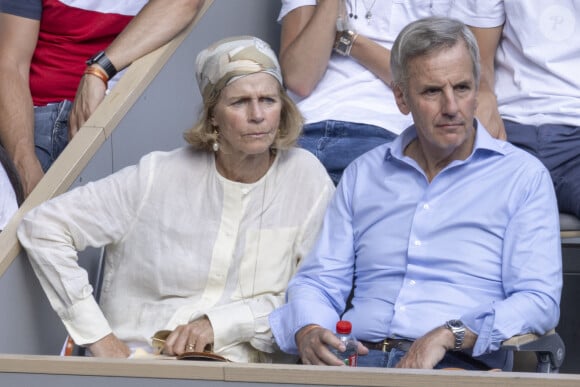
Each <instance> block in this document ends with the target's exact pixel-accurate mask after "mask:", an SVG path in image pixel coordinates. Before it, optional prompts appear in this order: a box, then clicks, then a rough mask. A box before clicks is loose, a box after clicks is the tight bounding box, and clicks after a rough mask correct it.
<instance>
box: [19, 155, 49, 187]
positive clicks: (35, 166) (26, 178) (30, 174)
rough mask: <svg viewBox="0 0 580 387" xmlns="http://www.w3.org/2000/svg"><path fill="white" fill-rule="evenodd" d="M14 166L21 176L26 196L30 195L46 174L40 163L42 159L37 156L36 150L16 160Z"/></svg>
mask: <svg viewBox="0 0 580 387" xmlns="http://www.w3.org/2000/svg"><path fill="white" fill-rule="evenodd" d="M14 166H15V167H16V170H17V171H18V175H19V177H20V182H21V184H22V190H23V191H24V197H25V198H26V197H28V195H30V193H31V192H32V190H33V189H34V187H36V185H37V184H38V182H39V181H40V179H42V177H43V176H44V171H43V170H42V166H41V165H40V161H39V160H38V158H37V157H36V154H35V153H34V150H33V151H32V152H31V154H30V155H29V156H28V157H25V159H23V160H20V159H18V160H16V161H15V162H14Z"/></svg>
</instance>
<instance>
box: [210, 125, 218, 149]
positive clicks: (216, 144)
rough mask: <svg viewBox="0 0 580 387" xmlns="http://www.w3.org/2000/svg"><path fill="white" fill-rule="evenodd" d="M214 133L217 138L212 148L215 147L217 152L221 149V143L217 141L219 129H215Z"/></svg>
mask: <svg viewBox="0 0 580 387" xmlns="http://www.w3.org/2000/svg"><path fill="white" fill-rule="evenodd" d="M213 134H215V140H214V141H213V144H211V148H212V149H213V151H214V152H217V151H218V150H220V143H219V142H218V141H217V138H218V132H217V130H214V131H213Z"/></svg>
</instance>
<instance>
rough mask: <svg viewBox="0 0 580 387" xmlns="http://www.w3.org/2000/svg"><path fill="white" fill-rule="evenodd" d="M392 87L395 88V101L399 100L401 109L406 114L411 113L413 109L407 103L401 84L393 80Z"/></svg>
mask: <svg viewBox="0 0 580 387" xmlns="http://www.w3.org/2000/svg"><path fill="white" fill-rule="evenodd" d="M391 88H392V90H393V94H394V95H395V101H396V102H397V107H398V108H399V111H400V112H401V113H403V114H404V115H407V114H409V113H410V112H411V109H409V105H408V104H407V99H406V98H405V93H404V92H403V88H402V87H401V85H400V84H398V83H397V84H396V83H394V82H393V83H391Z"/></svg>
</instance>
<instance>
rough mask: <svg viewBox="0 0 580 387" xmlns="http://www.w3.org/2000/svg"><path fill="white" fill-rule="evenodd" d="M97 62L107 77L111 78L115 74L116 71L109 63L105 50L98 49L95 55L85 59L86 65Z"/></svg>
mask: <svg viewBox="0 0 580 387" xmlns="http://www.w3.org/2000/svg"><path fill="white" fill-rule="evenodd" d="M95 63H96V64H98V65H99V66H101V67H102V68H103V70H105V73H107V76H108V77H109V79H111V78H113V77H114V76H115V74H117V73H118V71H117V69H116V68H115V66H114V65H113V64H112V63H111V61H110V60H109V58H108V57H107V55H106V54H105V51H99V52H97V53H96V54H95V55H93V56H92V57H91V58H90V59H89V60H87V65H88V66H90V65H92V64H95Z"/></svg>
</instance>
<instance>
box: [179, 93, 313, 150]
mask: <svg viewBox="0 0 580 387" xmlns="http://www.w3.org/2000/svg"><path fill="white" fill-rule="evenodd" d="M278 87H279V89H278V90H279V95H280V100H281V102H282V111H281V112H280V127H279V128H278V131H277V132H276V137H275V139H274V142H273V143H272V147H271V149H272V150H277V149H289V148H292V147H293V146H295V145H296V141H297V140H298V137H299V136H300V133H301V132H302V126H303V125H304V118H303V117H302V114H301V113H300V111H299V110H298V107H297V106H296V104H295V103H294V101H292V99H291V98H290V96H289V95H288V93H287V92H286V90H285V89H284V88H283V87H282V86H281V85H278ZM220 93H221V90H220V91H218V90H215V89H214V90H213V91H212V92H211V93H209V94H208V96H207V98H205V99H204V101H203V107H202V111H201V113H200V118H199V120H198V121H197V123H196V124H195V125H194V126H193V127H192V128H191V129H189V130H187V131H186V132H185V133H184V134H183V137H184V138H185V141H187V143H188V144H190V145H191V146H193V147H194V148H195V149H199V150H205V151H208V152H212V145H213V143H214V142H215V141H217V136H218V135H217V133H216V129H217V128H216V127H214V126H213V125H212V124H211V122H210V118H211V117H212V116H213V110H214V109H215V107H216V105H217V103H218V101H219V98H220Z"/></svg>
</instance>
